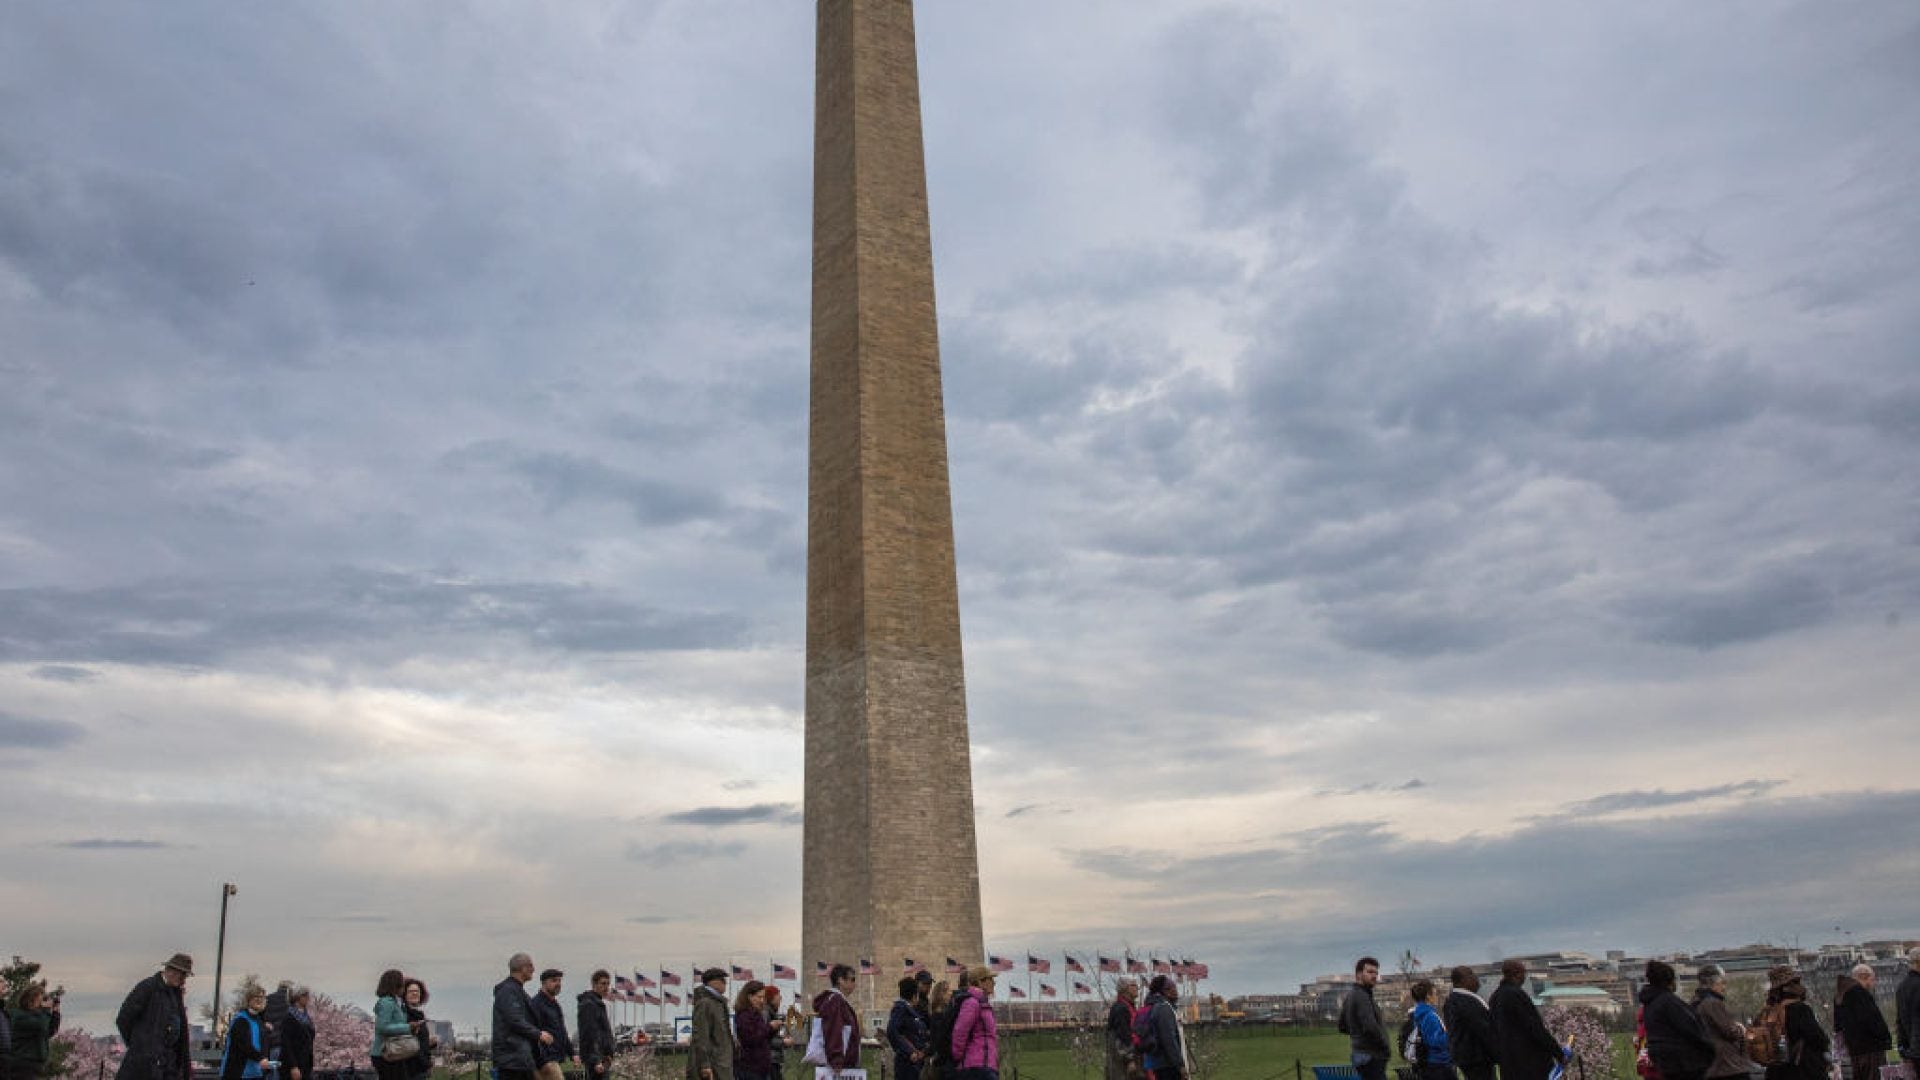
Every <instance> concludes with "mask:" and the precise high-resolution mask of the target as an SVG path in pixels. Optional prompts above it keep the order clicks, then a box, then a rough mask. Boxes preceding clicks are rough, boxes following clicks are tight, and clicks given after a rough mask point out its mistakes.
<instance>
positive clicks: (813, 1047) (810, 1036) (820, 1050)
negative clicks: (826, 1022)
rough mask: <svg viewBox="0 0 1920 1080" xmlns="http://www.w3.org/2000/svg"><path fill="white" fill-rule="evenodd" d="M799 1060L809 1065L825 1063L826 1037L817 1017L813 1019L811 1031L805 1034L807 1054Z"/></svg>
mask: <svg viewBox="0 0 1920 1080" xmlns="http://www.w3.org/2000/svg"><path fill="white" fill-rule="evenodd" d="M800 1060H801V1061H804V1062H806V1063H807V1064H809V1065H825V1064H826V1063H827V1036H826V1032H825V1031H824V1030H823V1029H822V1027H821V1024H820V1018H819V1017H817V1016H816V1017H814V1018H813V1029H812V1030H811V1031H809V1032H807V1052H806V1053H805V1054H803V1055H801V1057H800Z"/></svg>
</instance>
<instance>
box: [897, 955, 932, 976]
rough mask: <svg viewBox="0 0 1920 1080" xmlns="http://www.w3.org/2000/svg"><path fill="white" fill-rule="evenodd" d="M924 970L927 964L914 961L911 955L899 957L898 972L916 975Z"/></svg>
mask: <svg viewBox="0 0 1920 1080" xmlns="http://www.w3.org/2000/svg"><path fill="white" fill-rule="evenodd" d="M925 970H927V965H925V964H922V963H919V962H917V961H915V960H914V958H913V957H911V956H906V957H902V958H901V959H900V973H901V974H903V975H917V974H919V973H920V972H922V971H925Z"/></svg>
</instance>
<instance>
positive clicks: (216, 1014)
mask: <svg viewBox="0 0 1920 1080" xmlns="http://www.w3.org/2000/svg"><path fill="white" fill-rule="evenodd" d="M239 891H240V890H239V889H236V888H234V887H233V882H231V881H223V882H221V883H220V943H219V945H218V946H217V947H215V948H214V950H213V1037H214V1038H215V1039H216V1040H217V1039H219V1038H220V968H221V966H222V965H223V964H225V963H226V959H227V900H228V899H229V898H230V897H232V896H233V895H234V894H235V893H237V892H239Z"/></svg>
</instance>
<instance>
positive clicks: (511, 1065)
mask: <svg viewBox="0 0 1920 1080" xmlns="http://www.w3.org/2000/svg"><path fill="white" fill-rule="evenodd" d="M532 978H533V957H531V956H528V955H527V954H526V953H515V954H513V959H511V960H509V961H507V977H506V978H504V979H501V980H500V981H499V982H498V983H497V984H495V985H494V988H493V1067H494V1069H495V1070H497V1071H498V1072H499V1073H500V1080H533V1070H534V1069H535V1067H536V1066H537V1062H536V1061H535V1060H534V1056H533V1054H534V1047H536V1046H549V1045H552V1043H553V1036H552V1035H549V1034H547V1033H546V1032H544V1031H541V1030H540V1029H539V1028H537V1027H535V1026H534V1023H533V1010H532V1009H530V1008H529V1007H528V1005H527V991H526V985H527V982H528V980H530V979H532ZM122 1080H125V1078H122Z"/></svg>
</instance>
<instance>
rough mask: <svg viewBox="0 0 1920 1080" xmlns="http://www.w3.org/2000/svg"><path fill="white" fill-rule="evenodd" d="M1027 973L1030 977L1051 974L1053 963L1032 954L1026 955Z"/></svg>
mask: <svg viewBox="0 0 1920 1080" xmlns="http://www.w3.org/2000/svg"><path fill="white" fill-rule="evenodd" d="M1027 972H1028V973H1029V974H1032V975H1051V974H1053V961H1051V960H1042V959H1040V958H1039V957H1037V956H1035V955H1033V954H1032V953H1028V954H1027Z"/></svg>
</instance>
